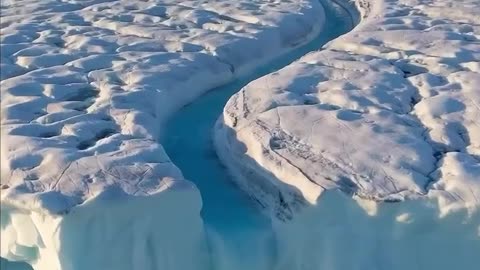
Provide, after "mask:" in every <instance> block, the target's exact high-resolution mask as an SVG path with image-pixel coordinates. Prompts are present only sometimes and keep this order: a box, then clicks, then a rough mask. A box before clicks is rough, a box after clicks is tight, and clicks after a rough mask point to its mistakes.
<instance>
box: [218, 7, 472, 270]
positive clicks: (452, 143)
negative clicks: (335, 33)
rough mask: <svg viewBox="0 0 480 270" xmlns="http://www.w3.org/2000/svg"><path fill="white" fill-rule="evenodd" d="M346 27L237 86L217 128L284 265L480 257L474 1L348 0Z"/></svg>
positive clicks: (391, 265)
mask: <svg viewBox="0 0 480 270" xmlns="http://www.w3.org/2000/svg"><path fill="white" fill-rule="evenodd" d="M356 3H357V7H358V10H359V11H360V16H361V21H360V23H359V24H358V25H357V27H356V28H355V29H354V30H353V31H351V32H349V33H348V34H346V35H343V36H341V37H339V38H337V39H335V40H333V41H331V42H330V43H329V44H327V45H326V46H325V47H324V48H323V50H321V51H318V52H312V53H309V54H307V55H305V56H304V57H302V58H301V59H299V60H298V61H296V62H294V63H292V64H291V65H288V66H286V67H285V68H283V69H281V70H280V71H278V72H273V73H271V74H269V75H267V76H264V77H262V78H260V79H258V80H255V81H253V82H251V83H250V84H248V85H247V86H245V87H244V88H243V89H242V90H241V91H240V92H238V93H237V94H235V95H234V96H233V97H232V98H231V99H230V100H229V101H228V103H227V105H226V106H225V109H224V112H223V115H222V116H220V118H219V119H218V121H217V124H216V128H215V145H216V149H217V153H218V155H219V157H220V158H221V159H222V161H223V163H224V164H225V165H226V166H227V167H228V168H229V169H230V171H231V172H232V173H233V174H234V175H235V176H236V177H235V179H236V182H237V184H238V185H239V186H240V187H241V188H242V189H243V190H244V191H246V192H247V193H248V194H249V195H250V196H251V197H253V198H254V200H255V201H257V202H258V204H259V205H260V206H261V207H262V208H263V209H264V211H265V212H266V213H267V215H269V216H271V217H272V220H275V221H279V222H276V227H277V228H276V229H275V230H276V232H277V234H278V235H279V236H278V237H277V239H278V240H279V246H283V247H285V248H287V249H290V252H285V254H288V255H287V256H285V257H284V261H285V262H284V265H283V266H284V268H281V269H437V270H438V269H475V268H477V267H478V265H480V256H479V255H480V213H479V212H480V211H479V207H480V155H479V153H480V121H479V117H480V106H479V105H480V88H479V87H480V69H479V68H480V42H479V37H480V25H479V23H480V19H479V18H480V2H479V1H478V0H462V1H450V0H438V1H429V0H378V1H377V0H375V1H368V0H358V1H356Z"/></svg>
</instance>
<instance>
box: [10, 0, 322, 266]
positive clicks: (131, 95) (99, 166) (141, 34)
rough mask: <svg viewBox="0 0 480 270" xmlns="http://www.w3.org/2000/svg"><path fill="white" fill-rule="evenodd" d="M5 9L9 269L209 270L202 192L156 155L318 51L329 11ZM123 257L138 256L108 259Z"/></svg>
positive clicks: (305, 3) (192, 6) (309, 4)
mask: <svg viewBox="0 0 480 270" xmlns="http://www.w3.org/2000/svg"><path fill="white" fill-rule="evenodd" d="M1 5H2V25H1V27H2V36H1V80H2V81H1V109H2V111H1V125H2V126H1V189H2V192H1V202H2V204H1V207H2V215H4V216H2V222H3V223H2V227H1V229H2V249H1V252H2V253H1V256H2V257H5V258H7V259H9V260H22V261H28V262H29V263H31V264H32V265H34V266H35V267H36V269H48V270H56V269H81V270H84V269H92V268H91V267H93V265H102V266H104V269H112V268H113V269H122V267H124V268H126V269H133V265H134V264H135V265H136V264H137V263H140V262H142V264H141V266H142V267H143V268H142V269H144V270H146V269H155V268H157V267H162V269H175V270H176V269H198V265H201V266H203V265H207V264H206V263H205V264H204V262H203V261H202V260H203V256H202V255H201V253H202V250H203V249H202V248H200V247H198V246H199V245H201V243H203V242H202V241H200V240H199V239H200V238H202V237H204V235H202V234H201V233H200V232H201V231H202V230H203V227H202V222H201V219H200V216H199V212H200V207H201V200H200V197H199V195H198V190H197V189H196V188H195V187H194V186H193V185H191V184H189V182H187V181H186V180H185V179H184V177H183V176H182V174H181V172H180V171H179V170H178V168H177V167H176V166H175V165H174V164H173V163H172V162H171V161H170V159H169V158H168V156H167V155H166V153H165V152H164V150H163V148H162V146H161V145H160V144H159V143H158V142H157V140H158V137H159V134H160V133H161V131H162V129H161V128H162V123H163V122H164V121H165V119H166V118H167V117H168V116H169V115H171V114H172V113H173V112H175V111H176V110H177V109H179V108H180V107H182V106H184V105H185V104H187V103H189V102H191V101H192V100H194V99H195V98H197V97H198V96H200V95H201V94H203V93H204V92H206V91H208V90H210V89H212V88H214V87H216V86H219V85H222V84H225V83H227V82H229V81H232V80H233V79H234V78H235V77H236V76H238V75H241V74H243V73H244V72H246V71H248V70H249V69H251V68H252V67H255V66H258V65H259V64H261V63H264V62H266V61H268V60H270V59H272V58H273V57H276V56H278V55H280V54H282V53H284V52H286V51H289V50H291V49H292V48H294V47H296V46H298V45H300V44H302V43H304V42H306V41H308V40H310V39H311V38H312V37H313V36H315V35H316V34H317V33H318V32H319V31H320V29H321V27H322V23H323V20H324V17H323V10H322V8H321V6H320V4H319V3H318V1H313V0H298V1H291V2H284V1H256V2H251V1H231V2H225V1H208V3H207V2H201V1H200V2H199V1H196V0H188V1H182V3H181V4H180V3H178V1H172V0H156V1H147V2H145V1H135V2H132V1H126V0H125V1H103V0H87V1H54V0H46V1H38V0H29V1H2V4H1ZM178 187H181V188H178ZM105 196H106V197H107V198H106V200H103V199H101V198H104V197H105ZM149 200H150V202H152V203H153V204H151V205H150V204H148V202H149ZM107 202H108V204H111V207H112V208H116V207H118V209H115V211H114V210H113V209H112V211H108V210H106V206H105V205H107ZM157 204H159V206H157ZM137 207H138V208H137ZM122 209H123V210H122ZM139 209H141V210H140V211H139ZM107 217H108V218H107ZM175 224H177V226H175ZM75 226H82V228H77V227H75ZM83 226H84V228H83ZM130 227H132V228H133V229H132V228H130ZM135 227H138V230H135ZM126 228H128V230H127V229H126ZM71 230H75V231H77V233H76V234H75V235H76V236H75V235H70V234H69V232H70V231H71ZM120 230H121V231H120ZM123 230H125V231H126V232H125V233H124V234H123V235H122V236H121V237H118V238H117V237H113V236H114V235H116V233H119V232H122V231H123ZM127 231H128V232H127ZM78 232H82V233H78ZM84 234H85V235H84ZM4 235H7V236H8V237H3V236H4ZM93 236H95V237H97V238H98V239H96V238H93ZM149 238H151V239H152V240H154V241H153V242H152V241H151V240H149ZM173 239H177V240H178V241H173ZM116 242H117V243H116ZM115 243H116V244H115ZM162 243H163V244H162ZM77 244H78V245H79V246H80V247H79V249H73V248H72V247H73V245H77ZM147 246H151V247H152V248H151V249H150V248H147ZM125 247H128V249H125V251H119V252H133V253H134V256H133V257H132V256H126V255H124V254H123V253H118V254H120V256H119V257H118V258H117V257H115V258H111V257H107V256H103V254H104V253H103V251H105V250H108V249H119V250H120V249H122V248H125ZM137 247H138V248H137ZM98 248H101V249H100V251H101V252H96V251H99V249H98ZM196 248H198V250H197V249H196ZM144 249H147V250H149V252H154V254H150V253H144V252H143V250H144ZM178 250H184V251H183V252H182V253H180V252H179V251H178ZM199 250H200V251H199ZM81 252H83V253H84V254H87V255H88V256H83V255H82V256H83V257H81V256H80V253H81ZM135 252H139V254H136V253H135ZM157 253H158V254H157ZM109 254H110V253H109ZM111 254H113V253H111ZM157 255H158V256H157ZM179 255H181V256H183V258H190V259H189V260H185V259H182V258H178V256H179Z"/></svg>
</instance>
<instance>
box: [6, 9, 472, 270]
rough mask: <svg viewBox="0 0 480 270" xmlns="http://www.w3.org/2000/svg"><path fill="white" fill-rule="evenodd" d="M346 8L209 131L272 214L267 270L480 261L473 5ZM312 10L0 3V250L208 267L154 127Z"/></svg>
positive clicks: (50, 268)
mask: <svg viewBox="0 0 480 270" xmlns="http://www.w3.org/2000/svg"><path fill="white" fill-rule="evenodd" d="M338 1H339V3H340V4H342V5H343V4H346V3H347V0H345V1H343V0H338ZM356 5H357V7H358V11H360V14H359V21H360V22H359V25H358V26H357V27H356V28H355V29H354V30H353V31H352V32H350V33H349V34H347V35H344V36H342V37H340V38H338V39H336V40H334V41H332V42H331V43H329V44H328V45H327V46H325V48H324V50H322V51H319V52H314V53H311V54H308V55H306V56H305V57H303V58H302V59H300V60H298V61H297V62H295V63H293V64H291V65H289V66H287V67H285V68H284V69H282V70H280V71H279V72H275V73H272V74H270V75H268V76H266V77H263V78H261V79H259V80H256V81H254V82H252V83H251V84H249V85H248V86H246V87H245V88H244V89H242V90H241V91H240V92H239V93H238V94H236V95H234V96H233V97H232V98H231V99H230V101H229V102H228V104H227V105H226V107H225V111H224V114H223V115H222V116H221V117H220V119H219V121H218V123H217V125H216V128H215V145H216V149H217V152H218V155H219V157H220V158H221V159H222V160H223V162H224V163H225V164H226V166H227V167H228V168H229V169H230V171H231V172H233V174H234V175H236V182H237V184H238V185H239V186H240V187H241V188H242V189H243V190H245V191H246V192H247V193H248V194H249V195H250V196H251V197H253V198H255V200H256V201H257V202H258V203H259V204H260V205H261V206H262V207H263V208H264V210H265V213H267V215H269V216H271V217H272V223H273V226H274V233H275V234H276V237H275V241H276V242H275V245H277V248H278V249H279V250H280V251H279V252H280V253H281V256H280V258H281V260H280V261H277V262H275V263H274V265H273V266H272V265H270V266H269V267H270V268H271V269H268V270H294V269H308V270H309V269H312V270H313V269H335V270H340V269H349V270H352V269H358V270H363V269H369V270H370V269H378V270H384V269H419V270H420V269H462V270H463V269H466V270H468V269H475V266H476V265H479V264H480V256H479V250H480V213H479V212H480V211H478V207H479V206H480V201H479V198H480V161H479V160H480V157H479V156H480V125H479V121H478V118H479V117H480V91H479V88H478V87H479V85H480V64H479V62H480V43H479V35H480V26H479V19H478V17H479V14H480V3H479V1H478V0H460V1H454V0H436V1H431V0H395V1H394V0H356ZM345 6H346V7H347V8H349V7H348V6H347V5H345ZM356 11H357V10H352V13H355V12H356ZM323 20H324V16H323V9H322V6H321V5H320V4H319V2H318V1H317V0H292V1H279V0H273V1H269V0H258V1H249V0H240V1H220V0H213V1H199V0H185V1H174V0H154V1H127V0H123V1H106V0H84V1H75V0H65V1H54V0H29V1H10V0H2V2H1V33H2V35H1V80H2V81H1V85H0V87H1V113H2V116H1V227H0V228H1V235H2V237H1V256H2V257H4V258H7V259H9V260H17V261H26V262H28V263H29V264H31V265H33V267H34V268H35V269H36V270H66V269H68V270H85V269H115V270H121V269H126V270H127V269H128V270H131V269H142V270H148V269H173V270H180V269H185V270H190V269H195V270H201V269H210V268H209V267H211V265H210V264H211V262H210V261H209V260H210V259H211V258H210V257H209V254H207V253H208V247H207V246H206V239H205V238H206V235H205V232H204V228H203V226H204V225H203V222H202V219H201V217H200V209H201V207H202V199H201V194H200V193H199V191H198V190H197V188H196V187H195V186H194V185H193V184H191V183H190V182H188V181H187V180H185V179H184V177H183V175H182V173H181V171H180V170H179V169H178V168H177V167H176V166H175V165H174V164H173V163H172V162H171V161H170V159H169V157H168V156H167V153H165V151H164V150H163V147H162V146H161V145H160V144H159V143H158V137H159V135H160V134H161V133H162V132H163V130H162V127H163V123H164V122H165V121H166V119H167V118H168V117H170V116H171V115H172V114H173V113H174V112H175V111H176V110H178V109H179V108H181V107H182V106H184V105H185V104H187V103H189V102H191V101H193V100H194V99H196V98H197V97H199V96H200V95H202V94H203V93H205V92H206V91H208V90H210V89H213V88H214V87H216V86H219V85H223V84H225V83H228V82H231V81H233V80H234V79H235V78H236V77H237V76H239V75H241V74H244V73H245V72H247V71H248V70H251V69H252V68H253V67H256V66H258V65H260V64H261V63H265V62H267V61H268V60H270V59H272V58H274V57H276V56H279V55H281V54H282V53H284V52H286V51H289V50H291V49H292V48H294V47H296V46H298V45H300V44H303V43H305V42H306V41H308V40H310V39H311V38H312V37H313V36H315V35H316V34H317V33H319V32H320V30H321V27H322V26H323ZM390 202H391V203H390ZM222 270H226V269H222Z"/></svg>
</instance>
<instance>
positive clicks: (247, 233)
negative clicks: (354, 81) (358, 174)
mask: <svg viewBox="0 0 480 270" xmlns="http://www.w3.org/2000/svg"><path fill="white" fill-rule="evenodd" d="M321 2H322V5H323V6H324V9H325V15H326V20H325V26H324V28H323V30H322V31H321V33H320V34H319V35H318V36H317V37H316V38H315V39H314V40H312V41H310V42H309V43H307V44H306V45H303V46H301V47H298V48H296V49H294V50H293V51H291V52H289V53H287V54H285V55H283V56H280V57H278V58H277V59H275V60H274V61H272V62H270V63H267V64H265V65H263V66H261V67H259V68H257V69H255V70H253V71H252V72H250V73H248V74H246V75H245V76H243V77H240V78H238V79H236V80H235V81H233V82H231V83H229V84H227V85H224V86H221V87H218V88H215V89H212V90H211V91H209V92H208V93H206V94H205V95H203V96H202V97H200V98H199V99H197V100H196V101H194V102H193V103H191V104H189V105H187V106H185V107H184V108H182V109H181V110H180V111H178V112H177V113H176V114H174V115H173V116H172V117H171V118H170V119H169V121H168V122H167V124H166V126H165V127H164V129H163V130H164V131H165V132H164V134H162V138H161V143H162V144H163V146H164V147H165V150H166V152H167V154H168V155H169V156H170V158H171V160H172V161H173V162H174V163H175V164H176V165H177V166H178V167H179V168H180V170H181V171H182V172H183V174H184V177H185V178H186V179H188V180H190V181H192V182H194V183H195V185H196V186H197V187H198V189H199V190H200V193H201V196H202V200H203V209H202V213H201V215H202V218H203V220H204V223H205V226H206V230H207V234H208V238H209V245H210V249H211V250H210V252H211V254H212V260H213V265H215V266H216V268H218V269H221V270H231V269H250V270H252V269H259V270H260V269H261V270H269V269H272V265H274V264H275V262H274V261H275V260H276V259H275V258H276V257H277V255H278V254H276V251H275V248H272V247H274V243H273V241H274V238H273V235H272V228H271V224H270V221H269V220H268V218H266V217H265V216H263V215H262V214H261V213H260V212H259V210H258V209H256V206H255V204H254V203H253V202H252V201H251V200H250V199H249V198H248V196H247V195H246V194H244V193H242V191H241V190H239V189H238V188H237V187H236V186H235V185H234V184H233V182H232V181H231V178H232V176H231V175H229V173H228V172H227V170H226V168H225V167H223V166H222V164H221V163H220V161H219V159H218V157H217V156H216V153H215V150H214V146H213V141H212V137H213V127H214V124H215V122H216V120H217V119H218V117H219V116H220V115H221V114H222V111H223V107H224V106H225V104H226V102H227V101H228V99H229V98H230V97H231V96H232V95H233V94H235V93H236V92H238V91H239V90H240V89H242V87H244V86H245V85H246V84H248V83H249V82H251V81H253V80H255V79H257V78H259V77H261V76H264V75H266V74H269V73H272V72H274V71H277V70H279V69H281V68H282V67H284V66H287V65H288V64H290V63H291V62H293V61H295V60H296V59H299V58H300V57H302V56H303V55H305V54H307V53H308V52H311V51H316V50H320V49H321V48H322V46H323V45H324V44H325V43H327V42H328V41H330V40H332V39H334V38H336V37H338V36H340V35H342V34H344V33H346V32H348V31H350V30H351V29H352V28H353V26H354V24H355V20H354V19H353V16H352V15H351V13H350V12H349V10H348V9H347V8H345V7H343V6H340V5H339V4H337V3H336V2H334V1H332V0H321ZM345 2H347V1H345ZM292 270H293V269H292Z"/></svg>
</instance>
